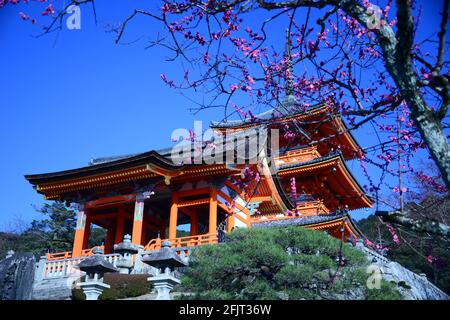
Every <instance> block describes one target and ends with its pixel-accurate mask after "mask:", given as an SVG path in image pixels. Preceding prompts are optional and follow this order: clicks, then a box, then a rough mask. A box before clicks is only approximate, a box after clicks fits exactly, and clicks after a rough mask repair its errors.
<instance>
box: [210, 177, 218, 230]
mask: <svg viewBox="0 0 450 320" xmlns="http://www.w3.org/2000/svg"><path fill="white" fill-rule="evenodd" d="M209 234H217V189H216V187H215V186H212V187H211V191H210V195H209Z"/></svg>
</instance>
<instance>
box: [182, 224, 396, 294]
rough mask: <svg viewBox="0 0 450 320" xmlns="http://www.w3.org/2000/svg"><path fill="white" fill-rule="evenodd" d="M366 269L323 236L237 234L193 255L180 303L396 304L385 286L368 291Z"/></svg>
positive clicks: (352, 252)
mask: <svg viewBox="0 0 450 320" xmlns="http://www.w3.org/2000/svg"><path fill="white" fill-rule="evenodd" d="M340 254H342V258H343V259H340V258H339V257H340ZM367 265H368V263H367V260H366V257H365V256H364V254H363V253H362V252H360V251H358V250H356V249H354V248H353V247H351V246H350V245H348V244H344V243H342V242H340V241H339V240H337V239H335V238H333V237H331V236H329V235H327V234H325V233H323V232H318V231H313V230H306V229H304V228H299V227H287V228H270V229H238V230H236V231H234V232H233V233H231V234H229V235H227V242H226V243H224V244H219V245H206V246H202V247H199V248H196V249H194V250H193V252H192V255H191V256H190V267H189V268H188V270H187V273H186V275H185V276H184V277H183V279H182V290H183V291H185V292H190V293H192V294H193V295H192V296H181V298H182V299H243V300H251V299H401V296H400V294H399V293H398V292H397V291H396V289H395V288H394V286H393V285H392V284H389V283H387V282H384V281H383V282H382V287H381V290H369V289H367V287H366V281H367V278H368V276H369V274H367V273H366V267H367ZM373 291H377V292H373Z"/></svg>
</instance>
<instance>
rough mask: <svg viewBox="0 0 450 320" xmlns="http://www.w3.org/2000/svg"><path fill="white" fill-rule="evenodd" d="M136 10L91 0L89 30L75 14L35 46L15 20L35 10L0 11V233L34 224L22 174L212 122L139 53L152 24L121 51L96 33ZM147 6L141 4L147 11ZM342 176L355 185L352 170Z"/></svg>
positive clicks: (159, 141)
mask: <svg viewBox="0 0 450 320" xmlns="http://www.w3.org/2000/svg"><path fill="white" fill-rule="evenodd" d="M144 2H146V1H130V2H128V1H127V2H121V3H120V4H119V2H118V1H98V2H97V13H98V18H99V25H98V26H96V25H95V24H94V21H93V19H92V14H91V11H90V10H88V9H87V8H84V7H82V28H81V30H72V31H70V30H66V29H64V30H63V31H62V32H61V33H60V34H59V35H58V36H57V37H56V36H55V35H49V36H45V37H41V38H38V39H37V38H35V37H32V35H36V34H37V33H38V30H37V29H36V27H35V26H32V25H31V24H30V23H29V22H23V21H21V20H20V18H19V16H18V13H19V12H20V11H25V12H26V13H29V14H35V15H36V16H37V15H38V12H39V11H38V12H34V11H33V10H34V9H33V7H30V6H7V7H5V8H3V9H1V10H0V27H1V29H2V30H3V32H2V33H0V52H1V59H0V72H1V73H0V136H1V146H2V151H1V157H0V174H1V182H0V204H1V209H0V230H5V229H9V228H10V224H11V223H12V222H14V221H15V220H17V219H21V220H24V221H30V220H31V219H38V218H41V216H40V214H38V213H36V212H35V210H34V208H33V207H32V205H40V204H42V203H43V200H42V197H41V196H40V195H38V194H37V193H36V192H35V191H34V190H33V188H32V187H31V186H30V185H29V184H28V183H27V182H26V181H25V179H24V178H23V175H25V174H32V173H44V172H52V171H59V170H64V169H70V168H76V167H80V166H84V165H87V163H88V161H89V159H90V158H92V157H101V156H110V155H121V154H128V153H136V152H143V151H147V150H152V149H159V148H164V147H168V146H171V145H172V143H171V141H170V135H171V133H172V131H173V130H174V129H176V128H191V127H192V126H193V122H194V120H203V121H205V123H209V121H210V120H213V119H219V120H220V119H221V114H218V113H217V112H218V111H214V110H212V111H205V112H203V113H200V114H198V115H192V114H191V113H189V111H188V108H189V107H191V104H190V102H189V101H188V100H187V99H186V98H184V97H182V96H180V95H179V94H177V92H175V91H174V90H173V89H170V88H168V87H167V86H166V85H165V84H164V83H163V82H162V81H161V79H160V74H161V73H167V74H171V73H172V74H174V73H176V72H177V71H178V70H180V66H179V65H178V64H177V63H169V62H165V61H164V59H165V57H166V56H167V51H165V50H164V49H162V48H152V49H149V50H145V49H144V47H145V45H146V41H147V40H148V39H149V38H150V37H151V36H154V35H155V34H156V32H158V31H160V26H159V25H155V24H154V23H152V21H151V20H149V19H145V18H140V19H137V20H136V21H135V22H133V24H132V25H131V27H130V29H129V33H127V36H128V38H127V40H128V41H132V40H136V39H138V41H137V42H136V43H133V44H131V45H115V43H114V35H113V34H111V33H106V32H105V30H104V28H103V27H102V26H103V25H104V23H106V22H119V21H122V20H123V19H124V18H125V17H126V16H127V15H128V14H129V13H130V12H132V9H133V8H134V7H138V6H139V5H140V4H143V3H144ZM152 6H153V7H152ZM156 6H157V2H156V1H151V4H150V5H149V4H148V2H146V7H147V8H150V9H155V8H156ZM39 8H40V9H41V8H42V7H39ZM199 94H200V93H199ZM357 139H358V140H359V142H360V143H361V144H362V145H363V146H364V145H370V142H371V140H372V137H371V136H367V135H366V134H365V133H363V134H362V135H361V136H358V135H357ZM350 168H352V169H353V171H354V173H355V175H356V177H358V180H359V181H360V182H361V183H362V184H364V181H363V175H362V174H361V173H360V172H359V171H360V167H359V166H358V165H351V166H350ZM367 214H368V211H362V212H360V213H358V214H357V216H358V217H361V216H365V215H367Z"/></svg>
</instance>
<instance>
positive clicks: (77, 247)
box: [72, 205, 86, 257]
mask: <svg viewBox="0 0 450 320" xmlns="http://www.w3.org/2000/svg"><path fill="white" fill-rule="evenodd" d="M85 227H86V214H85V211H84V205H79V206H78V218H77V225H76V227H75V237H74V240H73V248H72V257H81V251H82V250H83V242H84V232H85Z"/></svg>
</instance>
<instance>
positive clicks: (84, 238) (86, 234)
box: [83, 210, 91, 249]
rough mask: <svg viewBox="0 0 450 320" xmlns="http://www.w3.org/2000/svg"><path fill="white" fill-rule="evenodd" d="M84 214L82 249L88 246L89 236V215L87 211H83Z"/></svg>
mask: <svg viewBox="0 0 450 320" xmlns="http://www.w3.org/2000/svg"><path fill="white" fill-rule="evenodd" d="M85 214H86V225H85V227H84V237H83V249H87V248H89V236H90V233H91V215H90V214H89V211H87V210H86V211H85Z"/></svg>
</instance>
